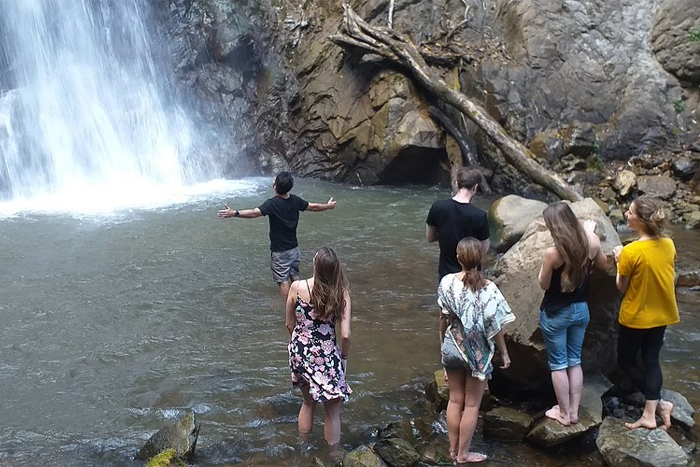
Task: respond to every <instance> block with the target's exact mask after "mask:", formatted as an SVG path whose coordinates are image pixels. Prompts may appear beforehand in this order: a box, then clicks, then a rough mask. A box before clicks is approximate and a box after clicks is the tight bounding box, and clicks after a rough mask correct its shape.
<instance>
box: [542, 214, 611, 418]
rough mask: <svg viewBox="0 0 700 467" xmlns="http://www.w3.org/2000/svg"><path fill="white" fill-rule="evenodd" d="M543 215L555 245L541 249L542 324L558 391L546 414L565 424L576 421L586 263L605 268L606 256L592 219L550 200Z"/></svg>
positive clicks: (580, 385)
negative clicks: (579, 215)
mask: <svg viewBox="0 0 700 467" xmlns="http://www.w3.org/2000/svg"><path fill="white" fill-rule="evenodd" d="M543 216H544V222H545V224H546V225H547V229H549V233H550V234H552V239H553V240H554V246H552V247H549V248H547V249H546V250H545V252H544V258H543V259H542V267H541V268H540V273H539V276H538V281H539V284H540V287H541V288H542V290H544V291H545V292H544V298H543V299H542V304H541V305H540V310H541V311H540V329H541V330H542V335H543V336H544V341H545V345H546V347H547V361H548V364H549V369H550V371H551V372H552V385H553V386H554V393H555V394H556V396H557V405H555V406H554V407H552V408H551V409H549V410H547V412H546V413H545V415H546V416H547V417H548V418H551V419H553V420H556V421H557V422H559V423H561V424H562V425H564V426H569V425H571V424H573V423H578V408H579V404H580V402H581V391H582V389H583V371H582V370H581V348H582V347H583V337H584V334H585V333H586V327H587V326H588V322H589V320H590V318H589V314H588V304H587V303H586V302H587V300H588V286H589V273H590V267H591V264H595V265H596V266H597V267H599V268H600V269H605V267H606V264H607V258H606V257H605V254H604V253H603V250H602V248H601V246H600V240H599V239H598V237H597V236H596V235H595V233H594V230H595V221H586V224H585V226H584V225H581V223H580V222H579V221H578V219H577V218H576V216H575V215H574V213H573V211H572V210H571V208H570V207H569V205H568V204H567V203H566V202H564V201H559V202H556V203H552V204H550V205H549V206H548V207H547V208H546V209H545V210H544V212H543Z"/></svg>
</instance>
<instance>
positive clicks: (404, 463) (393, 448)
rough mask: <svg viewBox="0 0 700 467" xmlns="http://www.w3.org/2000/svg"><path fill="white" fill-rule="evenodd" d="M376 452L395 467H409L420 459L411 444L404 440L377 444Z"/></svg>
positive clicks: (398, 439) (395, 439) (384, 440)
mask: <svg viewBox="0 0 700 467" xmlns="http://www.w3.org/2000/svg"><path fill="white" fill-rule="evenodd" d="M374 450H375V452H376V453H377V454H379V456H380V457H381V458H382V459H384V461H386V463H387V464H389V465H391V466H393V467H408V466H410V465H413V464H415V463H416V462H418V460H419V459H420V457H421V456H420V454H418V451H416V448H414V447H413V446H412V445H411V443H409V442H408V441H406V440H405V439H402V438H388V439H383V440H380V441H378V442H377V444H375V445H374Z"/></svg>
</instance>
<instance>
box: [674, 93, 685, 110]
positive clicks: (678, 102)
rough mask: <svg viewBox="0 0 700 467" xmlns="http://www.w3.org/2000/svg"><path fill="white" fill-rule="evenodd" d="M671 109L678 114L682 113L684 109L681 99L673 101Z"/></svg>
mask: <svg viewBox="0 0 700 467" xmlns="http://www.w3.org/2000/svg"><path fill="white" fill-rule="evenodd" d="M673 108H674V109H675V110H676V113H678V114H679V113H681V112H683V109H684V108H685V102H683V98H681V97H679V98H678V99H675V100H674V101H673Z"/></svg>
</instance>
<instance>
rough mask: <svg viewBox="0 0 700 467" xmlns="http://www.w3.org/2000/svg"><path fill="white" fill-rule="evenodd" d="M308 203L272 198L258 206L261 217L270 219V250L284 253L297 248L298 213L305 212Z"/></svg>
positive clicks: (293, 198)
mask: <svg viewBox="0 0 700 467" xmlns="http://www.w3.org/2000/svg"><path fill="white" fill-rule="evenodd" d="M308 206H309V203H308V201H306V200H304V199H302V198H300V197H298V196H296V195H292V194H290V195H289V198H282V197H280V196H273V197H272V198H270V199H268V200H267V201H265V202H264V203H263V204H261V205H260V206H258V209H260V212H261V213H262V215H263V216H268V217H269V219H270V250H271V251H286V250H291V249H292V248H296V247H297V246H299V243H298V242H297V224H298V223H299V212H300V211H306V208H307V207H308Z"/></svg>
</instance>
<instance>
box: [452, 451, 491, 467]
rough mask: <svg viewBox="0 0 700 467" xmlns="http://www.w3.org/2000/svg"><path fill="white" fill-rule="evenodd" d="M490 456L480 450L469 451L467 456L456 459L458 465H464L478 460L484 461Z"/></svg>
mask: <svg viewBox="0 0 700 467" xmlns="http://www.w3.org/2000/svg"><path fill="white" fill-rule="evenodd" d="M488 458H489V456H487V455H486V454H482V453H480V452H468V453H467V457H466V458H464V457H459V456H457V458H456V459H455V464H456V465H464V464H475V463H477V462H484V461H485V460H486V459H488Z"/></svg>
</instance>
